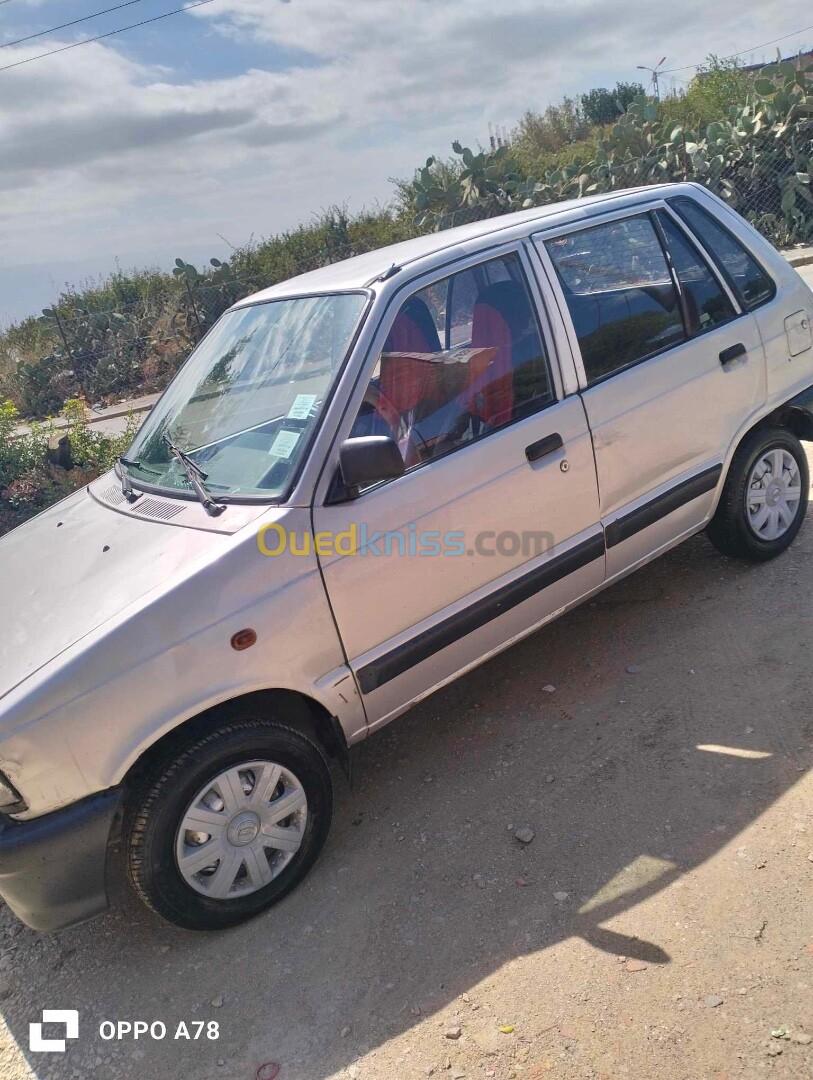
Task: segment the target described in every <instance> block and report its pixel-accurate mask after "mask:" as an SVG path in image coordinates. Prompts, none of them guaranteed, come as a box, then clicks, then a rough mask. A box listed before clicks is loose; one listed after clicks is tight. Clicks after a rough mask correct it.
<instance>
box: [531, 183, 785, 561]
mask: <svg viewBox="0 0 813 1080" xmlns="http://www.w3.org/2000/svg"><path fill="white" fill-rule="evenodd" d="M535 242H536V245H537V250H538V251H539V253H540V257H541V258H542V260H543V262H544V263H545V264H546V268H547V271H548V273H549V274H550V276H551V280H552V281H553V283H554V287H555V288H556V290H557V291H558V296H559V301H560V303H561V305H562V309H563V310H564V311H566V312H567V313H568V315H569V320H570V328H571V335H572V342H573V348H574V351H575V352H576V355H577V368H578V369H579V378H580V385H581V386H582V398H583V401H584V406H585V409H586V412H587V418H588V421H589V424H590V429H591V431H592V433H593V444H594V448H595V455H596V467H597V471H598V481H599V491H600V493H601V517H602V521H603V523H604V526H605V530H606V539H607V577H608V579H609V578H611V577H613V576H615V575H617V574H618V573H620V572H622V571H624V570H626V569H628V568H629V567H631V566H634V565H635V564H636V563H638V562H640V561H641V560H643V559H646V558H648V557H650V556H651V555H652V554H653V553H655V552H657V551H659V550H661V549H663V548H664V547H666V546H668V545H669V544H672V543H674V542H675V540H676V539H678V538H680V537H682V536H684V535H688V534H689V533H690V532H692V531H693V530H695V529H697V528H698V527H699V526H700V525H701V524H702V523H703V522H704V521H705V520H706V519H707V517H708V516H709V514H710V512H711V510H712V508H713V505H714V500H715V492H716V489H717V487H718V484H719V481H720V478H721V473H722V466H723V462H724V461H725V459H726V456H727V454H728V452H729V448H730V446H731V444H732V440H733V439H734V437H735V435H736V434H737V432H738V431H740V430H741V429H742V426H743V424H744V423H745V422H746V420H747V419H748V418H749V417H750V416H752V415H753V414H755V413H756V411H757V410H758V409H759V407H760V406H761V405H762V403H763V402H764V400H765V358H764V351H763V347H762V341H761V338H760V335H759V330H758V328H757V325H756V322H755V320H754V318H753V316H752V315H750V314H749V313H748V312H746V311H744V310H743V309H742V308H741V307H740V305H739V303H738V301H737V298H736V296H735V295H734V293H733V292H732V290H731V289H730V288H729V287H728V284H727V283H726V281H725V280H724V279H723V278H722V276H721V275H720V274H719V273H718V272H717V271H716V269H715V268H714V266H713V264H712V263H711V261H710V260H709V259H708V258H707V256H706V254H705V252H704V251H703V249H702V247H701V245H700V242H699V241H698V240H697V238H695V237H693V236H692V235H690V234H689V232H688V231H687V230H686V228H685V226H684V225H683V224H682V223H681V222H680V220H679V219H678V218H677V216H676V215H674V214H673V213H672V212H671V210H670V209H669V208H668V207H667V206H666V205H665V204H664V203H662V202H659V203H657V204H653V205H652V206H651V207H650V208H647V209H643V210H641V209H635V210H627V211H626V212H623V213H620V214H616V215H612V216H609V217H607V218H602V219H601V220H600V221H598V222H596V223H595V224H592V225H589V226H585V225H584V224H583V223H581V224H580V225H579V226H577V227H572V228H570V229H566V230H561V231H559V232H557V233H555V234H543V235H540V236H538V237H535Z"/></svg>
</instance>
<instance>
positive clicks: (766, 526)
mask: <svg viewBox="0 0 813 1080" xmlns="http://www.w3.org/2000/svg"><path fill="white" fill-rule="evenodd" d="M809 491H810V477H809V474H808V467H807V457H806V455H805V452H804V449H803V447H802V444H801V443H800V442H799V440H798V439H797V438H796V436H795V435H794V434H792V432H790V431H787V430H786V429H784V428H769V429H765V430H757V431H754V432H752V433H751V435H749V436H748V437H747V438H746V439H745V441H744V442H743V444H742V445H741V446H740V447H739V449H738V450H737V452H736V453H735V455H734V458H733V460H732V462H731V467H730V469H729V471H728V476H727V478H726V482H725V487H724V488H723V494H722V496H721V497H720V504H719V506H718V507H717V511H716V513H715V515H714V517H713V518H712V520H711V522H710V523H709V526H708V535H709V539H710V540H711V541H712V543H713V544H714V546H715V547H716V548H717V549H718V551H721V552H722V553H723V554H724V555H733V556H735V557H736V558H740V559H749V560H751V561H753V562H763V561H765V560H766V559H773V558H774V557H775V556H776V555H779V554H781V552H783V551H784V550H785V549H786V548H787V547H789V546H790V544H791V543H792V541H793V539H794V537H795V536H796V534H797V533H798V531H799V529H800V528H801V527H802V522H803V521H804V517H805V512H806V511H807V503H808V495H809Z"/></svg>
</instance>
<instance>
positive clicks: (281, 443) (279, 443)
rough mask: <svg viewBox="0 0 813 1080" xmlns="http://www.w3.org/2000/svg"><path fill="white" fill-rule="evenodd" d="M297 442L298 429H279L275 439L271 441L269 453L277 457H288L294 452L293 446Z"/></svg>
mask: <svg viewBox="0 0 813 1080" xmlns="http://www.w3.org/2000/svg"><path fill="white" fill-rule="evenodd" d="M298 442H299V432H298V431H280V432H278V434H277V437H276V439H274V441H273V443H271V449H270V450H269V451H268V453H269V454H276V456H277V457H279V458H289V457H290V456H291V454H292V453H293V452H294V447H295V446H296V444H297V443H298Z"/></svg>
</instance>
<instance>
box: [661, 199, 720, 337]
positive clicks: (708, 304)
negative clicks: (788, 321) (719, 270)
mask: <svg viewBox="0 0 813 1080" xmlns="http://www.w3.org/2000/svg"><path fill="white" fill-rule="evenodd" d="M658 220H659V221H660V223H661V227H662V228H663V232H664V235H665V237H666V243H667V246H668V248H669V253H670V255H671V256H672V264H673V266H674V268H675V273H676V274H677V276H678V280H679V282H680V287H681V289H682V290H683V295H684V297H685V298H686V308H687V314H688V317H689V329H690V330H691V332H692V333H693V334H700V333H703V332H704V331H706V330H711V329H713V328H714V327H715V326H719V325H720V324H721V323H725V322H728V321H729V319H733V318H734V317H735V316H736V314H737V313H736V311H735V310H734V305H733V304H732V303H731V301H730V300H729V298H728V296H727V295H726V292H725V290H724V289H723V287H722V286H721V285H720V282H719V281H718V280H717V278H716V277H715V276H714V274H713V273H712V272H711V269H710V268H709V266H708V264H707V263H706V261H705V259H704V258H703V256H702V255H701V254H700V252H699V251H698V250H697V248H696V247H695V246H694V244H693V243H691V241H690V240H689V238H688V237H687V236H686V234H685V233H684V231H683V229H681V228H680V226H679V225H677V224H676V222H675V221H674V219H673V218H671V217H670V216H669V215H668V214H666V213H663V212H662V211H658Z"/></svg>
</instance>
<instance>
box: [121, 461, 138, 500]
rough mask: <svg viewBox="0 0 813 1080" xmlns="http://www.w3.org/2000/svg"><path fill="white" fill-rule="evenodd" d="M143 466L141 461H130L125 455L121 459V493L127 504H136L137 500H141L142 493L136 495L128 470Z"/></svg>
mask: <svg viewBox="0 0 813 1080" xmlns="http://www.w3.org/2000/svg"><path fill="white" fill-rule="evenodd" d="M140 466H141V462H140V461H130V459H129V458H126V457H125V456H124V454H122V455H121V456H120V457H119V479H120V480H121V493H122V495H123V496H124V498H125V499H126V500H127V502H130V503H134V502H135V501H136V499H140V498H141V492H140V491H139V492H138V493H136V492H135V491H133V485H132V484H131V483H130V477H129V474H128V473H127V470H128V469H138V468H140Z"/></svg>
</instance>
